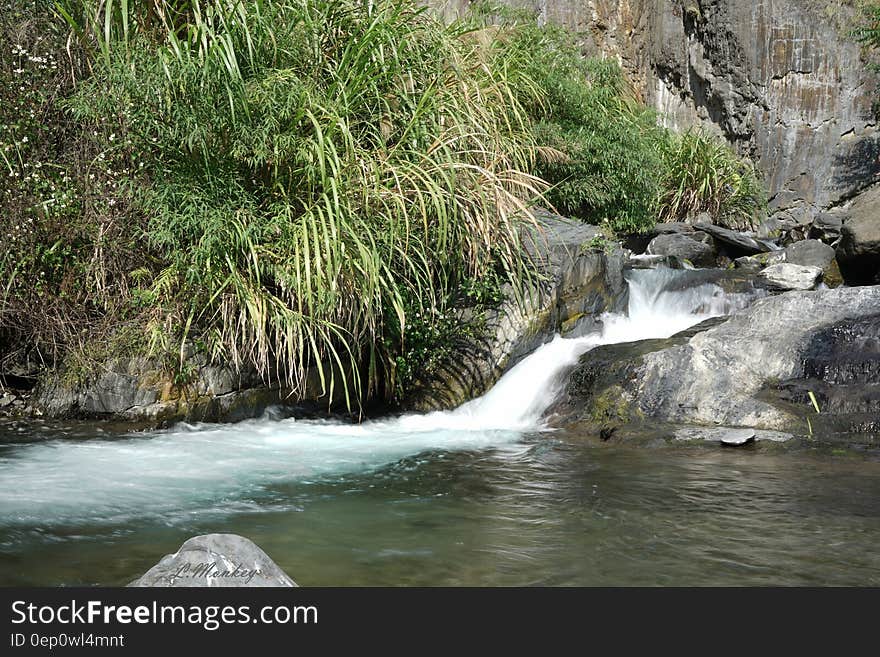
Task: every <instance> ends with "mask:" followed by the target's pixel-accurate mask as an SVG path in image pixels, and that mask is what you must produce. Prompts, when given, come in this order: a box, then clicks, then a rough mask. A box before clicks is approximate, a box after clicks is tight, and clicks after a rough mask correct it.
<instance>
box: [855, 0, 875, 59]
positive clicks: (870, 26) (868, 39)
mask: <svg viewBox="0 0 880 657" xmlns="http://www.w3.org/2000/svg"><path fill="white" fill-rule="evenodd" d="M859 13H860V16H859V19H860V22H861V25H860V26H859V27H857V28H856V29H855V30H854V31H853V33H854V36H855V37H856V38H857V39H858V40H859V41H860V42H861V43H864V44H865V45H867V46H869V47H871V48H880V3H878V2H876V0H875V1H874V2H868V3H865V4H864V6H862V7H861V11H860V12H859Z"/></svg>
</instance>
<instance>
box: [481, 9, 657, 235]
mask: <svg viewBox="0 0 880 657" xmlns="http://www.w3.org/2000/svg"><path fill="white" fill-rule="evenodd" d="M477 7H478V11H480V12H481V14H482V16H483V18H484V20H487V19H488V21H489V22H490V23H492V22H494V24H495V25H497V26H498V30H499V36H498V37H497V38H496V45H495V48H496V50H497V53H498V57H497V66H498V68H499V70H501V71H503V74H505V75H509V76H510V77H511V79H512V81H514V82H515V88H516V91H517V94H518V98H519V99H520V101H521V102H522V104H523V105H524V106H525V107H526V108H527V110H528V112H529V116H530V118H531V120H532V126H533V131H534V134H535V139H536V140H537V141H538V143H540V144H541V145H542V146H543V147H545V149H547V151H545V152H548V153H549V154H550V157H543V158H541V159H539V160H538V161H537V168H536V173H537V174H538V175H539V176H541V177H542V178H544V179H546V180H547V181H548V182H549V183H551V185H552V187H551V189H550V190H549V192H548V194H547V198H548V199H549V200H550V202H551V203H552V204H553V205H554V206H555V207H556V208H557V209H558V210H559V211H560V212H561V213H563V214H565V215H568V216H573V217H578V218H580V219H583V220H585V221H588V222H590V223H597V224H598V223H607V224H608V225H610V227H611V228H612V229H613V230H616V231H620V232H632V231H636V230H639V229H641V228H644V227H647V226H652V225H653V224H654V223H655V217H654V199H655V197H656V195H657V193H658V189H659V188H658V184H659V175H658V172H659V170H660V166H661V159H660V147H659V145H660V143H662V142H663V140H664V139H665V137H666V133H665V131H664V130H663V129H662V128H660V127H659V126H658V124H657V117H656V114H655V113H654V112H652V111H651V110H649V109H648V108H647V107H646V106H645V105H644V103H642V102H640V101H639V100H638V99H637V98H636V96H635V94H634V92H633V90H632V88H631V87H630V85H629V84H628V82H627V80H626V79H625V77H624V75H623V71H622V70H621V68H620V66H619V65H618V64H617V63H616V62H614V61H610V60H605V59H596V58H589V57H585V56H584V55H583V53H582V52H581V49H580V47H579V46H578V42H577V39H576V36H575V35H574V34H573V33H572V32H570V31H567V30H565V29H563V28H561V27H557V26H553V25H545V26H541V25H538V23H537V22H536V20H535V17H534V16H533V15H532V14H530V13H523V12H516V11H511V10H508V9H504V8H497V7H494V6H492V5H485V4H484V5H478V6H477ZM554 153H555V154H556V156H555V157H554V156H553V154H554Z"/></svg>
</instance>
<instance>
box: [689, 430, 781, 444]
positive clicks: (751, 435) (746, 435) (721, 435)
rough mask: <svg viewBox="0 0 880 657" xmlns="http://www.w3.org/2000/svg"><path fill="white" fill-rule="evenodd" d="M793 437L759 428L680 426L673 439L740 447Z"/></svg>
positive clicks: (779, 441)
mask: <svg viewBox="0 0 880 657" xmlns="http://www.w3.org/2000/svg"><path fill="white" fill-rule="evenodd" d="M792 438H794V436H792V435H791V434H790V433H784V432H781V431H767V430H761V429H751V428H747V429H738V428H734V427H681V428H680V429H676V431H675V440H681V441H691V440H703V441H706V442H715V443H721V444H722V445H726V446H728V447H741V446H744V445H748V444H750V443H753V442H756V441H757V442H773V443H782V442H786V441H788V440H791V439H792Z"/></svg>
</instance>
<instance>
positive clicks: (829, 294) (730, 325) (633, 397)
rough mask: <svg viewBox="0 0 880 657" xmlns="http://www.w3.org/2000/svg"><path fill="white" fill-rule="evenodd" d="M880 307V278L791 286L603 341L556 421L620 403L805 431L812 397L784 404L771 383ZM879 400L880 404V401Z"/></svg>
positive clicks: (798, 373)
mask: <svg viewBox="0 0 880 657" xmlns="http://www.w3.org/2000/svg"><path fill="white" fill-rule="evenodd" d="M877 315H880V286H873V287H854V288H851V287H839V288H835V289H823V290H815V291H808V292H800V291H798V292H787V293H785V294H780V295H775V296H769V297H766V298H763V299H759V300H758V301H756V302H755V303H754V304H753V305H752V306H751V307H749V308H747V309H745V310H743V311H740V312H738V313H736V314H734V315H731V316H730V317H729V318H727V319H725V320H719V321H720V322H721V323H718V324H716V325H708V326H705V325H700V326H697V327H694V328H693V329H690V330H689V331H688V332H686V333H684V334H680V335H678V336H676V337H674V338H673V339H670V340H654V341H651V340H649V341H644V342H639V343H633V344H631V345H604V346H600V347H597V348H595V349H593V350H591V351H590V352H588V353H586V354H584V356H582V357H581V359H580V361H579V364H578V366H577V367H576V368H575V370H574V371H573V373H572V375H571V377H570V379H569V381H568V384H567V386H566V389H565V395H563V397H562V399H561V400H560V402H559V403H558V404H557V405H556V407H554V408H553V409H552V410H553V412H554V413H555V417H556V420H554V422H555V423H556V424H558V425H560V426H566V425H568V424H576V423H578V422H590V421H594V420H595V419H596V418H600V419H602V420H603V421H604V420H605V417H604V416H605V415H607V409H610V408H611V409H615V412H614V418H613V419H614V421H615V422H616V423H617V424H621V423H626V422H639V421H646V422H658V421H660V422H672V423H684V424H697V425H710V426H711V425H716V424H720V425H724V426H730V427H753V428H756V429H770V430H780V431H787V432H791V433H803V432H804V431H805V428H806V422H805V421H804V420H803V417H804V414H805V413H807V412H808V410H809V407H808V406H805V405H802V406H799V407H793V406H791V405H781V404H780V403H779V402H778V400H776V399H773V398H768V397H766V396H765V395H766V392H767V391H768V390H771V389H772V387H773V386H775V385H778V383H779V382H781V381H788V380H791V379H797V378H803V377H804V376H805V374H806V367H807V365H806V363H807V360H808V358H807V357H808V356H809V355H810V354H811V353H813V347H812V346H811V345H812V344H813V341H814V340H815V339H816V338H817V336H818V335H820V334H822V332H823V331H828V330H833V328H834V327H835V326H847V325H849V324H848V323H852V322H856V323H857V322H859V321H863V320H865V319H866V318H873V317H875V316H877ZM871 336H873V333H871V332H868V333H867V334H865V333H864V332H862V335H861V338H860V339H862V340H868V341H869V342H870V341H873V340H874V338H873V337H871ZM853 339H854V340H855V339H856V338H853ZM877 342H878V344H880V339H878V341H877ZM872 344H873V342H872ZM876 410H877V413H878V414H880V405H878V406H877V407H876ZM606 423H607V422H606Z"/></svg>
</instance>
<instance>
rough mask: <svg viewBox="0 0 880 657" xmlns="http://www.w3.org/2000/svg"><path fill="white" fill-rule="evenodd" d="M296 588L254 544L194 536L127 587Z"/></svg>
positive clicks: (233, 536)
mask: <svg viewBox="0 0 880 657" xmlns="http://www.w3.org/2000/svg"><path fill="white" fill-rule="evenodd" d="M296 585H297V584H296V582H294V581H293V580H292V579H291V578H290V577H289V576H288V575H287V573H285V572H284V571H283V570H281V568H279V567H278V565H277V564H276V563H275V562H274V561H272V559H270V558H269V556H268V555H267V554H266V553H265V552H263V551H262V550H261V549H260V548H259V547H257V545H256V544H254V543H253V542H252V541H250V540H248V539H247V538H244V537H243V536H238V535H237V534H205V535H203V536H195V537H193V538H191V539H189V540H187V541H186V542H185V543H184V544H183V545H181V546H180V548H179V549H178V550H177V552H175V553H174V554H168V555H165V556H164V557H163V558H162V559H161V561H159V563H157V564H156V565H155V566H153V567H152V568H150V569H149V570H148V571H147V572H146V573H144V574H143V575H142V576H141V577H139V578H138V579H136V580H135V581H133V582H131V583H130V584H129V586H136V587H148V586H150V587H212V588H219V587H245V586H251V587H291V586H296Z"/></svg>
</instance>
